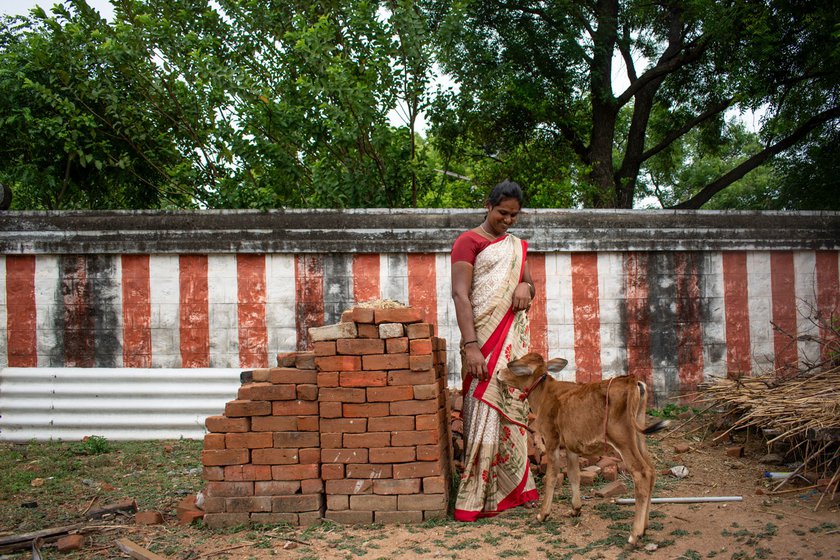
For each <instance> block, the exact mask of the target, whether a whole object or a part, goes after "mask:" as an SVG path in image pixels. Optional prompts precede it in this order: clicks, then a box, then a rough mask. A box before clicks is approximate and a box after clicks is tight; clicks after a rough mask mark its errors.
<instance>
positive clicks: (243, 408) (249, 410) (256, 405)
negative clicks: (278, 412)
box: [225, 400, 271, 418]
mask: <svg viewBox="0 0 840 560" xmlns="http://www.w3.org/2000/svg"><path fill="white" fill-rule="evenodd" d="M269 414H271V403H270V402H268V401H240V400H235V401H229V402H228V403H227V404H226V405H225V416H227V417H228V418H242V417H245V416H268V415H269Z"/></svg>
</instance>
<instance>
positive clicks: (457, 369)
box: [435, 253, 461, 387]
mask: <svg viewBox="0 0 840 560" xmlns="http://www.w3.org/2000/svg"><path fill="white" fill-rule="evenodd" d="M435 274H436V276H437V278H436V279H435V282H436V284H437V286H436V290H437V318H438V324H437V336H438V337H440V338H443V339H445V340H446V362H447V364H446V367H447V368H448V369H449V372H448V373H449V375H448V384H449V386H450V387H457V386H460V384H461V353H460V352H459V348H460V344H461V331H460V330H459V329H458V319H457V318H456V317H455V303H454V302H453V301H452V267H451V262H450V256H449V253H438V254H436V255H435Z"/></svg>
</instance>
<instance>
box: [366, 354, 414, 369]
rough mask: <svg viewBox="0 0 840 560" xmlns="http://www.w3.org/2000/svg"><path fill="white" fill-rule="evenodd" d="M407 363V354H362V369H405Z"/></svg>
mask: <svg viewBox="0 0 840 560" xmlns="http://www.w3.org/2000/svg"><path fill="white" fill-rule="evenodd" d="M408 364H409V361H408V354H380V355H375V356H362V369H366V370H383V369H385V370H388V369H407V368H408Z"/></svg>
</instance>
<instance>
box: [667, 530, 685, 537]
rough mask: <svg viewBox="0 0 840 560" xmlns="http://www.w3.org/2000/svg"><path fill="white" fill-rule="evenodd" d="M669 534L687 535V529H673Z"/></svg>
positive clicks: (676, 535)
mask: <svg viewBox="0 0 840 560" xmlns="http://www.w3.org/2000/svg"><path fill="white" fill-rule="evenodd" d="M670 534H671V535H673V536H675V537H687V536H688V531H686V530H685V529H674V530H673V531H671V533H670Z"/></svg>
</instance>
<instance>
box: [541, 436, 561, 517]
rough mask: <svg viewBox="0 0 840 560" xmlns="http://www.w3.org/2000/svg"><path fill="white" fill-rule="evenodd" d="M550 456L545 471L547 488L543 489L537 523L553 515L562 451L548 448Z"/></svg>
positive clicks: (547, 456)
mask: <svg viewBox="0 0 840 560" xmlns="http://www.w3.org/2000/svg"><path fill="white" fill-rule="evenodd" d="M546 449H547V451H548V454H547V455H546V459H547V460H548V468H546V471H545V478H544V479H543V480H545V488H544V489H543V492H544V493H543V501H542V505H541V506H540V511H539V513H537V521H545V520H546V519H548V516H549V515H551V504H552V503H553V502H554V488H555V486H556V485H557V475H558V473H559V472H560V471H559V463H560V450H559V449H558V448H557V447H556V446H554V447H548V446H546Z"/></svg>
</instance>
